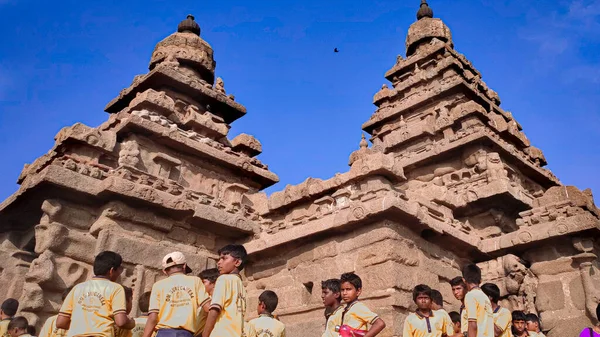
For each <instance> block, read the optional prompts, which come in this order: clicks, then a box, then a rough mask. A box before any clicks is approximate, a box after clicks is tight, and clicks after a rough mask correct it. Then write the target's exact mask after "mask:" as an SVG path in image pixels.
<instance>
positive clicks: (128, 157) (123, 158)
mask: <svg viewBox="0 0 600 337" xmlns="http://www.w3.org/2000/svg"><path fill="white" fill-rule="evenodd" d="M139 154H140V150H139V148H138V144H137V143H136V142H135V141H133V140H128V141H126V142H123V144H121V151H120V152H119V165H121V166H133V167H135V166H136V165H137V164H138V163H139V161H140V160H139V158H138V156H139Z"/></svg>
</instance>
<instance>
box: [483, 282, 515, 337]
mask: <svg viewBox="0 0 600 337" xmlns="http://www.w3.org/2000/svg"><path fill="white" fill-rule="evenodd" d="M481 290H482V291H483V293H484V294H486V295H487V297H488V298H489V299H490V302H492V313H493V317H494V335H495V337H511V335H510V322H511V320H512V315H511V314H510V310H508V309H506V308H503V307H501V306H499V305H498V301H499V300H500V288H498V286H497V285H495V284H493V283H485V284H484V285H482V286H481Z"/></svg>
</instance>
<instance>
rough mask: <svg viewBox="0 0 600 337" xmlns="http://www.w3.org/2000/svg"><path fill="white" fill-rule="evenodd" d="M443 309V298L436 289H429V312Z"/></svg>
mask: <svg viewBox="0 0 600 337" xmlns="http://www.w3.org/2000/svg"><path fill="white" fill-rule="evenodd" d="M443 308H444V296H442V293H441V292H440V291H439V290H437V289H431V310H440V309H443Z"/></svg>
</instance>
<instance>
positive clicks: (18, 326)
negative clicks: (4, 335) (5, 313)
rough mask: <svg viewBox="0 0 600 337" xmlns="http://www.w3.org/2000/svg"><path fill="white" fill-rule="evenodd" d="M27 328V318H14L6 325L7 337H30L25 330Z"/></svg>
mask: <svg viewBox="0 0 600 337" xmlns="http://www.w3.org/2000/svg"><path fill="white" fill-rule="evenodd" d="M28 328H29V322H28V321H27V318H25V317H23V316H19V317H15V318H13V319H11V320H10V323H8V327H7V329H8V335H9V336H10V337H32V336H31V335H30V334H29V333H28V332H27V329H28Z"/></svg>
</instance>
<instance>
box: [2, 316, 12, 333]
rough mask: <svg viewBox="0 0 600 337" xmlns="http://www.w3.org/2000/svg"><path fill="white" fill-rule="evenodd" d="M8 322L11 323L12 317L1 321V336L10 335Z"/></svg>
mask: <svg viewBox="0 0 600 337" xmlns="http://www.w3.org/2000/svg"><path fill="white" fill-rule="evenodd" d="M8 323H10V318H7V319H3V320H1V321H0V337H10V335H9V334H8Z"/></svg>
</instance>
